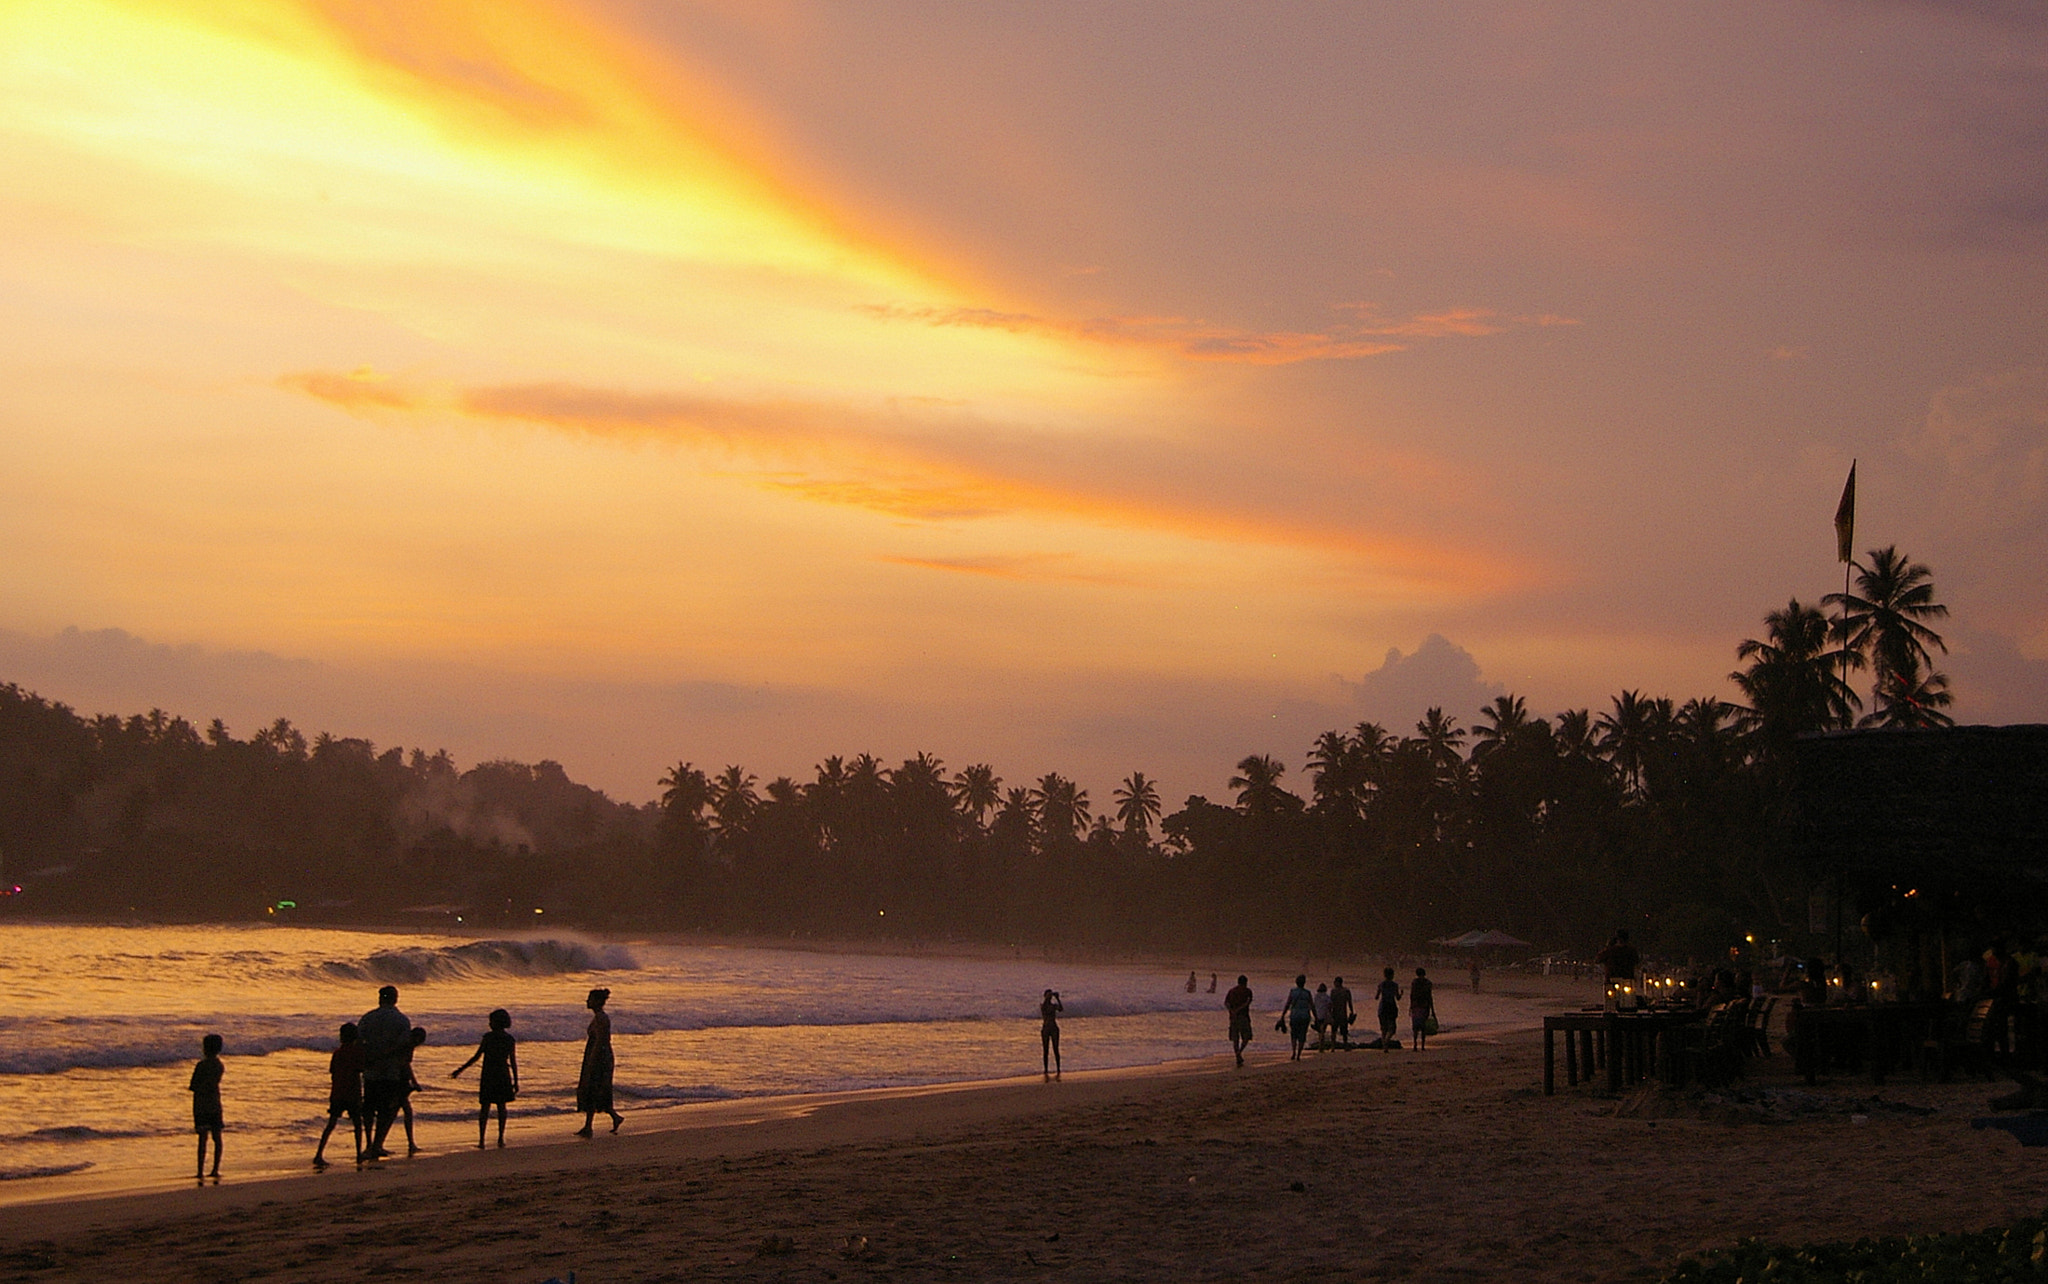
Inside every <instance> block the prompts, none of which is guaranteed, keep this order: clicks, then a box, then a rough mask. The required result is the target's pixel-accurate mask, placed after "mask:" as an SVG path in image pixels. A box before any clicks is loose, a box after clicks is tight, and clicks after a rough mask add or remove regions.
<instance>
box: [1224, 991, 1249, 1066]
mask: <svg viewBox="0 0 2048 1284" xmlns="http://www.w3.org/2000/svg"><path fill="white" fill-rule="evenodd" d="M1223 1010H1224V1011H1225V1012H1228V1013H1229V1014H1230V1050H1231V1051H1232V1052H1233V1053H1235V1054H1237V1064H1238V1065H1240V1066H1242V1065H1243V1064H1244V1050H1245V1049H1246V1048H1248V1047H1250V1046H1251V1042H1252V987H1251V986H1249V985H1247V984H1246V983H1245V979H1244V978H1243V977H1241V976H1240V977H1238V978H1237V984H1236V985H1233V986H1231V987H1230V992H1229V993H1228V994H1226V995H1224V996H1223Z"/></svg>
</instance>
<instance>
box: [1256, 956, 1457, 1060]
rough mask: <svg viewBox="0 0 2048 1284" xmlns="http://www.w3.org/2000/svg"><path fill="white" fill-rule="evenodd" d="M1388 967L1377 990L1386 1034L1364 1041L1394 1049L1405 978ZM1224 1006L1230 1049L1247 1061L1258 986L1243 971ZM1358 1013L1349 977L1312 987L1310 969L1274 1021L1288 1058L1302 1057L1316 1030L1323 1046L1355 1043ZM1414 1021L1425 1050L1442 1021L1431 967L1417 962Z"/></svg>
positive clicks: (1414, 1035) (1411, 992) (1416, 1039)
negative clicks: (1285, 1038)
mask: <svg viewBox="0 0 2048 1284" xmlns="http://www.w3.org/2000/svg"><path fill="white" fill-rule="evenodd" d="M1382 972H1383V979H1382V980H1381V981H1380V983H1379V988H1377V989H1376V990H1374V991H1373V999H1374V1001H1375V1003H1376V1005H1377V1009H1378V1010H1377V1012H1376V1013H1375V1015H1377V1016H1378V1018H1379V1025H1380V1037H1379V1038H1378V1039H1377V1040H1375V1041H1374V1042H1372V1043H1367V1044H1363V1045H1359V1046H1363V1047H1368V1048H1375V1047H1376V1048H1379V1049H1380V1050H1381V1051H1384V1052H1391V1051H1393V1050H1394V1049H1395V1048H1398V1047H1400V1046H1401V1044H1400V1041H1399V1040H1397V1039H1396V1038H1395V1037H1394V1032H1395V1028H1396V1026H1397V1025H1398V1024H1399V1022H1400V1018H1401V984H1400V982H1398V981H1396V980H1395V979H1394V969H1393V968H1385V969H1382ZM1223 1010H1224V1011H1225V1012H1227V1013H1229V1014H1230V1051H1231V1053H1232V1054H1233V1055H1234V1056H1236V1058H1237V1064H1238V1065H1240V1066H1242V1065H1243V1064H1244V1050H1245V1048H1246V1047H1248V1046H1249V1045H1250V1044H1251V1041H1252V989H1251V984H1250V982H1249V981H1248V980H1247V979H1246V978H1244V977H1242V976H1240V977H1238V978H1237V984H1236V985H1235V986H1233V987H1231V989H1230V992H1229V993H1228V994H1225V995H1224V996H1223ZM1357 1019H1358V1012H1357V1009H1356V1008H1354V1007H1353V1006H1352V995H1351V990H1350V988H1349V987H1347V986H1346V985H1345V984H1344V978H1343V977H1341V976H1340V977H1336V978H1333V979H1332V980H1331V981H1329V982H1328V983H1324V984H1318V985H1317V986H1316V988H1315V990H1314V991H1313V992H1311V991H1310V990H1309V988H1308V974H1307V973H1305V972H1304V973H1302V974H1300V975H1298V976H1296V977H1295V978H1294V988H1292V989H1290V990H1289V991H1288V992H1287V998H1286V1001H1285V1002H1283V1003H1282V1004H1281V1005H1280V1018H1279V1020H1277V1021H1276V1022H1274V1024H1273V1028H1274V1029H1275V1030H1277V1031H1280V1032H1282V1033H1284V1034H1286V1035H1287V1036H1288V1060H1290V1061H1299V1060H1301V1054H1302V1052H1303V1050H1304V1049H1306V1048H1307V1046H1308V1037H1309V1032H1310V1031H1312V1030H1313V1031H1314V1032H1315V1036H1316V1048H1317V1050H1318V1051H1328V1050H1330V1049H1332V1048H1347V1049H1348V1048H1350V1047H1352V1046H1354V1045H1353V1044H1352V1042H1351V1026H1352V1023H1353V1022H1355V1021H1357ZM1408 1021H1409V1028H1410V1031H1411V1034H1410V1039H1411V1042H1412V1046H1413V1047H1414V1048H1415V1049H1416V1050H1417V1051H1420V1050H1421V1049H1422V1048H1424V1047H1426V1046H1427V1042H1426V1041H1427V1040H1428V1038H1429V1036H1430V1035H1432V1034H1434V1033H1436V1026H1437V1020H1436V995H1435V985H1434V983H1433V982H1432V981H1431V980H1430V979H1429V970H1428V969H1427V968H1420V967H1419V968H1416V969H1415V980H1414V981H1413V982H1412V983H1410V985H1409V987H1408Z"/></svg>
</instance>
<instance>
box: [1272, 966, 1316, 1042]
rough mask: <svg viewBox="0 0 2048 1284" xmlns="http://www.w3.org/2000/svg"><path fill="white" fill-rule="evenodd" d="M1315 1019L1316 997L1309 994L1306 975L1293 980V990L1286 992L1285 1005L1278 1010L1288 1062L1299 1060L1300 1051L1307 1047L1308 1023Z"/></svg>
mask: <svg viewBox="0 0 2048 1284" xmlns="http://www.w3.org/2000/svg"><path fill="white" fill-rule="evenodd" d="M1315 1017H1316V996H1315V995H1313V994H1311V993H1309V989H1308V974H1307V973H1305V972H1304V973H1303V974H1302V975H1300V976H1297V977H1295V978H1294V988H1293V989H1291V990H1289V991H1288V992H1287V1005H1286V1006H1285V1007H1283V1008H1282V1009H1281V1010H1280V1024H1281V1026H1282V1027H1283V1028H1284V1029H1286V1031H1287V1038H1288V1040H1289V1041H1290V1045H1291V1046H1290V1048H1289V1050H1288V1053H1287V1059H1288V1060H1289V1061H1299V1060H1301V1050H1302V1049H1303V1048H1305V1047H1307V1046H1308V1026H1309V1022H1311V1021H1313V1020H1315Z"/></svg>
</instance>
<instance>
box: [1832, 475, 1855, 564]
mask: <svg viewBox="0 0 2048 1284" xmlns="http://www.w3.org/2000/svg"><path fill="white" fill-rule="evenodd" d="M1855 558H1856V462H1855V461H1854V460H1851V461H1849V480H1848V481H1846V482H1844V483H1843V484H1842V502H1841V503H1840V504H1837V505H1836V506H1835V560H1836V561H1838V562H1850V561H1854V560H1855Z"/></svg>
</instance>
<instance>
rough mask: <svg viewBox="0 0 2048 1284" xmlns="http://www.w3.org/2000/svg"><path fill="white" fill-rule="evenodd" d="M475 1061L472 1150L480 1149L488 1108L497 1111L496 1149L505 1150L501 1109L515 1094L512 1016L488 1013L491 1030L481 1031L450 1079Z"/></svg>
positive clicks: (503, 1012) (515, 1050)
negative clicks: (480, 1064) (478, 1067)
mask: <svg viewBox="0 0 2048 1284" xmlns="http://www.w3.org/2000/svg"><path fill="white" fill-rule="evenodd" d="M478 1061H482V1062H483V1063H484V1068H483V1069H482V1070H480V1071H478V1072H477V1084H476V1100H477V1111H476V1148H477V1149H478V1150H482V1149H483V1148H484V1131H485V1127H486V1125H488V1124H489V1123H490V1119H491V1107H492V1106H496V1107H497V1108H498V1149H500V1150H503V1149H504V1148H505V1106H506V1104H507V1103H509V1102H510V1101H511V1100H512V1099H513V1098H514V1097H517V1096H518V1095H519V1050H518V1048H517V1046H515V1044H514V1042H513V1039H512V1014H511V1013H509V1012H507V1011H506V1010H505V1009H503V1008H499V1009H497V1010H496V1011H495V1012H492V1013H491V1028H490V1029H488V1030H486V1031H484V1037H483V1038H482V1039H481V1040H479V1041H478V1042H477V1045H476V1051H475V1052H472V1053H471V1054H470V1056H469V1060H467V1061H465V1062H463V1063H462V1064H461V1065H459V1066H457V1067H455V1068H454V1069H453V1070H450V1071H449V1072H448V1077H449V1078H450V1079H453V1078H455V1077H456V1076H458V1075H460V1074H461V1073H462V1072H463V1071H464V1070H467V1069H469V1068H470V1067H471V1066H473V1065H475V1064H476V1063H477V1062H478Z"/></svg>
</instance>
